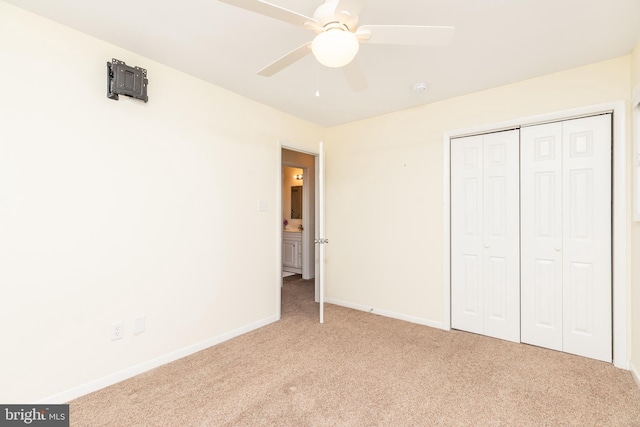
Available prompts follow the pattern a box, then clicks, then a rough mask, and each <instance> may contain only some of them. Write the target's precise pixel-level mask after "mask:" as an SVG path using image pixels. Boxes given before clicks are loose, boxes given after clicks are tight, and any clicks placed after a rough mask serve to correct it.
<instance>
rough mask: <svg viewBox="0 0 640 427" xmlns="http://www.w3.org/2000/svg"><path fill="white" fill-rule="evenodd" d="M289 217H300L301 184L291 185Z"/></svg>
mask: <svg viewBox="0 0 640 427" xmlns="http://www.w3.org/2000/svg"><path fill="white" fill-rule="evenodd" d="M291 219H302V185H297V186H295V187H291Z"/></svg>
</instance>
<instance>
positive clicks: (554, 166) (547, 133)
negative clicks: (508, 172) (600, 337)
mask: <svg viewBox="0 0 640 427" xmlns="http://www.w3.org/2000/svg"><path fill="white" fill-rule="evenodd" d="M520 156H521V159H522V160H521V166H520V173H521V175H520V188H521V192H522V197H521V199H520V212H521V214H520V215H521V221H522V229H521V241H522V246H521V253H522V261H521V265H520V268H521V269H522V276H521V293H522V331H521V332H522V342H525V343H529V344H534V345H538V346H541V347H546V348H551V349H553V350H560V351H561V350H562V123H550V124H546V125H539V126H531V127H524V128H522V129H521V130H520Z"/></svg>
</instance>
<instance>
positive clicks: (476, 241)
mask: <svg viewBox="0 0 640 427" xmlns="http://www.w3.org/2000/svg"><path fill="white" fill-rule="evenodd" d="M482 162H483V150H482V136H471V137H466V138H457V139H454V140H452V141H451V266H452V268H451V305H452V310H451V326H452V327H453V328H455V329H461V330H465V331H469V332H475V333H482V332H483V317H484V303H483V275H484V266H483V262H484V254H483V243H482V227H483V206H482V204H483V198H482V191H483V174H482Z"/></svg>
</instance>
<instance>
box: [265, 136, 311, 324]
mask: <svg viewBox="0 0 640 427" xmlns="http://www.w3.org/2000/svg"><path fill="white" fill-rule="evenodd" d="M283 149H285V150H290V151H297V152H298V153H302V154H308V155H310V156H313V157H314V158H315V160H314V165H315V168H314V169H315V179H314V183H313V186H314V189H315V201H314V202H315V221H314V222H315V226H314V230H308V227H304V228H305V231H307V233H304V232H303V235H302V242H303V243H302V245H303V247H302V249H303V251H305V249H306V248H307V245H312V243H313V242H314V239H315V238H317V235H318V156H319V155H320V152H319V150H318V149H317V148H316V149H315V150H314V149H309V147H308V146H302V145H298V144H296V143H294V142H291V141H289V140H278V141H277V150H278V153H277V156H276V158H277V159H278V167H277V168H276V170H277V173H278V176H277V177H276V185H277V190H276V209H277V212H278V215H277V216H276V219H277V223H276V224H277V225H276V230H277V236H278V238H277V239H276V241H277V246H276V254H277V256H276V263H277V264H276V269H275V270H276V276H277V279H276V283H277V286H276V308H277V318H278V320H279V319H280V318H281V315H282V184H283V182H282V166H283V162H282V150H283ZM286 166H290V165H289V164H286ZM293 166H294V167H298V168H300V169H303V170H304V171H305V172H303V174H304V173H307V168H306V167H301V166H296V165H293ZM304 193H306V194H309V192H308V191H305V192H304ZM303 197H305V199H304V200H303V207H302V209H303V211H302V215H303V217H302V218H303V224H304V221H305V216H306V217H307V218H309V215H308V213H309V210H308V209H309V208H308V205H309V203H305V201H306V200H307V199H306V197H307V196H306V195H304V194H303ZM306 258H307V257H306V256H304V255H303V263H304V262H306V261H307V260H306ZM317 258H318V256H317V254H316V256H315V262H314V263H311V260H308V262H309V264H310V265H308V268H309V270H314V272H315V273H314V287H315V300H316V302H317V301H318V298H319V293H320V290H319V283H318V277H319V274H318V260H317Z"/></svg>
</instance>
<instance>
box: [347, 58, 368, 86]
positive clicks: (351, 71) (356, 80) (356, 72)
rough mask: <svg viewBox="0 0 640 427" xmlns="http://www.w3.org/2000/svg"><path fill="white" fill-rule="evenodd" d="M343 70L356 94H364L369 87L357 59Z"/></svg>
mask: <svg viewBox="0 0 640 427" xmlns="http://www.w3.org/2000/svg"><path fill="white" fill-rule="evenodd" d="M342 70H343V71H344V75H345V77H346V78H347V83H349V86H351V89H353V91H354V92H362V91H363V90H365V89H366V88H368V87H369V85H368V83H367V79H366V77H365V76H364V72H362V68H361V67H360V64H358V61H357V60H356V59H354V60H353V61H351V62H350V63H349V64H347V65H346V66H344V67H342Z"/></svg>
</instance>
